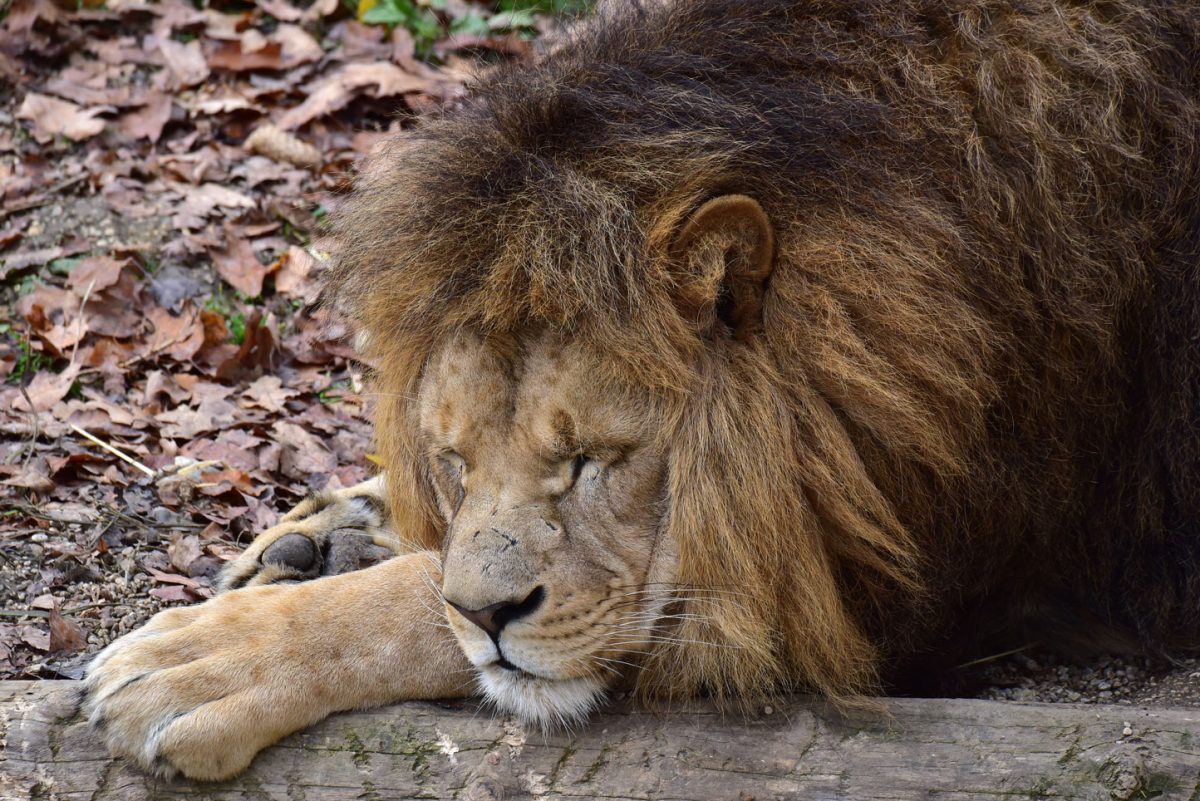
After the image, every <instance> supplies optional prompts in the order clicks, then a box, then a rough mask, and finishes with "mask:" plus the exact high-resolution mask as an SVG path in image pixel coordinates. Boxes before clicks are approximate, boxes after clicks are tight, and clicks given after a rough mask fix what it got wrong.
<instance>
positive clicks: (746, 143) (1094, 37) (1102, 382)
mask: <svg viewBox="0 0 1200 801" xmlns="http://www.w3.org/2000/svg"><path fill="white" fill-rule="evenodd" d="M1198 43H1200V11H1198V10H1197V7H1196V6H1195V5H1194V4H1190V3H1188V2H1184V1H1182V0H1181V1H1179V2H1168V0H1095V2H1073V1H1071V0H1027V1H1026V2H1021V3H1015V2H1002V1H1001V0H856V1H855V2H843V0H795V1H794V2H783V1H779V2H766V1H765V0H762V1H758V0H686V2H677V3H671V4H666V5H661V6H660V5H655V6H653V7H645V8H639V7H637V6H635V5H633V4H628V3H627V4H619V3H618V4H614V6H613V7H612V8H610V9H609V10H608V11H606V12H605V13H604V15H603V16H602V19H601V20H599V21H598V22H597V23H595V24H589V25H587V26H585V27H583V28H580V29H579V30H578V31H577V32H576V33H575V34H574V35H573V38H572V40H571V41H568V42H566V43H564V44H563V45H562V46H560V47H558V48H556V49H555V50H554V51H553V52H551V53H549V54H547V55H546V56H545V57H544V58H542V59H541V60H540V62H539V63H538V64H537V65H536V66H534V67H533V68H531V69H526V70H517V69H501V70H500V71H498V72H496V73H494V74H492V75H490V76H488V77H486V78H485V79H483V80H482V81H481V83H480V85H479V86H478V87H476V88H475V91H474V93H473V94H472V96H471V98H470V99H469V100H467V101H466V102H465V104H464V105H463V106H462V107H461V108H458V109H456V110H453V111H452V112H449V113H447V114H445V115H443V116H441V117H440V118H437V119H432V120H429V121H425V122H423V123H421V124H419V125H418V126H416V127H415V128H414V129H413V130H411V131H408V132H406V133H404V134H402V135H400V136H397V137H396V138H394V139H392V140H390V141H389V143H388V144H387V145H386V146H385V147H384V148H383V149H382V150H381V151H380V152H379V153H378V154H376V155H375V156H374V158H373V159H372V160H371V161H370V163H369V165H368V166H367V168H366V169H365V170H364V172H363V174H362V177H361V178H360V180H359V181H358V184H357V187H356V190H355V192H354V193H353V195H352V196H351V198H350V199H349V200H348V202H347V204H346V207H345V208H344V209H343V210H342V211H341V212H340V214H339V215H338V223H337V227H336V229H335V231H334V238H335V242H336V251H337V258H336V266H335V267H334V269H333V271H332V274H331V278H330V284H329V288H330V292H331V294H332V296H333V297H335V298H336V299H337V302H338V303H340V304H341V305H342V306H343V307H345V308H347V309H348V310H349V311H350V313H352V314H353V315H355V316H357V317H358V318H360V319H361V321H362V324H363V326H364V327H365V330H366V332H367V333H368V339H367V341H368V343H369V344H368V347H369V350H370V355H371V356H372V358H374V359H375V360H376V361H377V363H378V366H379V381H380V386H379V389H380V392H381V400H380V407H379V412H378V429H379V436H378V438H379V445H380V448H381V451H382V453H383V456H384V458H385V460H386V462H387V464H388V466H389V468H390V470H391V486H390V493H391V499H392V503H393V505H394V507H395V511H396V514H397V519H398V522H399V525H400V526H401V528H402V529H403V530H404V531H405V533H407V534H410V535H412V536H414V537H415V538H416V539H418V540H419V541H421V542H423V543H424V544H426V545H428V546H431V547H437V546H438V544H439V536H440V529H439V522H438V516H437V513H436V511H435V510H434V507H433V505H432V503H431V502H430V490H429V483H428V477H427V476H426V474H425V467H424V466H423V462H422V459H421V458H420V448H419V445H418V443H416V442H415V441H414V436H415V431H416V425H415V421H414V418H413V397H414V394H415V388H416V385H417V382H418V381H419V378H420V370H421V366H422V364H423V362H424V359H425V356H426V354H427V353H428V352H429V350H430V348H431V347H432V343H434V342H435V341H436V340H437V339H438V338H439V337H440V336H442V335H443V334H444V333H445V332H447V331H450V330H453V329H455V328H457V327H460V326H471V327H474V328H477V329H480V330H484V331H498V332H499V331H505V332H507V331H518V330H520V329H522V328H524V327H529V326H553V327H557V328H560V329H565V330H569V331H571V332H573V334H574V335H575V336H576V337H579V338H583V339H584V340H585V341H587V342H589V343H592V344H593V345H594V347H595V348H596V349H598V350H600V351H601V352H603V353H604V354H606V364H607V365H608V368H609V369H610V370H611V371H612V373H613V375H614V376H619V377H620V378H621V379H622V380H625V381H636V382H640V383H641V384H643V385H645V386H647V387H650V388H651V389H652V390H653V391H654V392H655V393H656V395H657V397H659V398H661V401H662V404H663V410H664V411H663V419H664V420H666V421H668V422H667V424H666V425H665V426H664V430H663V432H662V435H663V437H664V441H665V442H667V443H669V453H670V462H669V494H670V497H669V512H668V517H667V520H666V521H665V525H667V526H669V531H670V533H671V535H672V536H673V537H674V539H675V541H676V542H677V543H678V545H679V548H680V554H681V555H680V559H681V565H680V579H679V580H680V582H681V583H682V584H684V585H687V586H693V587H702V588H705V590H706V593H707V594H706V595H704V596H703V597H702V599H701V600H696V601H692V603H693V604H696V605H698V606H699V607H700V608H699V609H698V610H697V611H698V612H700V614H698V615H696V616H695V618H696V619H689V620H688V621H687V622H686V623H684V624H683V625H684V628H683V629H682V630H681V631H680V632H679V637H678V640H679V644H676V645H673V646H670V647H665V648H663V649H662V650H661V651H659V652H658V653H657V654H656V655H655V657H654V659H653V660H652V662H651V664H650V666H649V668H648V669H647V670H646V671H644V672H643V674H642V677H643V680H644V681H643V684H644V685H645V686H647V687H654V688H656V689H658V690H664V689H665V690H667V691H669V692H673V693H692V692H695V691H698V690H707V691H709V692H713V693H717V694H724V693H728V692H732V693H745V692H760V691H761V690H762V689H763V688H765V687H775V688H795V687H806V688H810V689H816V690H819V691H823V692H826V693H829V694H831V695H834V696H843V695H846V694H851V693H857V692H861V691H864V690H871V689H876V688H877V687H878V686H879V685H878V683H877V682H878V681H879V679H880V677H881V676H888V675H894V674H895V673H896V672H897V671H900V670H902V669H904V668H905V666H908V665H911V664H913V663H914V660H917V659H918V658H919V657H920V656H921V655H922V654H924V653H927V652H933V651H937V650H939V649H941V648H943V647H945V646H947V645H948V643H949V642H951V641H952V640H956V639H958V638H959V637H960V635H962V634H963V633H972V632H973V633H978V634H980V635H981V636H982V633H984V632H992V631H1000V630H1001V629H1002V628H1004V626H1007V625H1008V624H1011V623H1013V622H1014V618H1015V617H1018V616H1019V615H1020V614H1025V615H1027V616H1031V617H1032V618H1033V619H1036V620H1041V621H1045V620H1049V619H1050V618H1051V616H1054V617H1055V619H1059V620H1063V621H1066V622H1068V623H1072V622H1073V623H1078V624H1084V623H1091V624H1099V625H1103V626H1105V627H1106V628H1109V629H1112V630H1114V631H1120V632H1123V633H1126V634H1129V635H1132V636H1133V637H1134V638H1136V639H1138V640H1139V641H1141V642H1143V643H1156V644H1159V645H1162V646H1164V647H1174V646H1179V645H1186V644H1189V643H1190V644H1192V645H1194V644H1196V643H1197V641H1198V640H1200V569H1197V566H1200V523H1198V521H1200V470H1198V469H1197V468H1198V467H1200V425H1197V422H1196V421H1197V416H1198V415H1200V297H1198V294H1200V292H1198V290H1200V276H1198V275H1197V267H1198V265H1200V202H1198V201H1197V198H1198V197H1200V167H1198V165H1200V156H1198V150H1200V109H1198V104H1197V98H1198V97H1200V86H1198V81H1200V67H1198V64H1200V44H1198ZM724 192H739V193H744V194H748V195H752V196H753V197H755V198H756V199H758V200H759V202H760V203H761V204H762V206H763V207H764V209H766V211H767V212H768V214H769V216H770V218H771V219H772V221H773V223H774V225H775V227H776V236H777V242H778V245H777V256H776V266H775V270H774V273H773V275H772V277H771V279H770V284H769V287H768V291H767V294H766V299H765V302H764V303H765V305H764V309H763V333H762V334H761V335H760V336H758V337H755V338H752V339H751V340H750V341H748V342H739V341H733V340H725V339H711V338H707V337H705V336H703V335H701V334H700V333H699V332H698V331H697V330H696V329H695V327H694V326H693V325H690V324H689V323H688V322H687V320H686V319H685V317H684V316H682V315H681V314H680V312H679V311H678V310H677V307H676V304H675V303H674V302H673V289H674V287H675V286H676V275H675V272H674V270H675V265H674V264H673V263H672V261H671V258H670V254H669V251H670V240H671V234H672V232H673V231H675V230H676V227H677V225H678V223H679V221H680V220H681V219H683V218H684V216H685V215H686V214H687V213H688V212H689V210H691V209H694V208H695V207H696V206H697V205H698V204H700V203H701V202H703V201H704V200H706V199H707V198H709V197H712V196H714V195H716V194H720V193H724ZM1031 613H1032V614H1031ZM689 643H690V644H689Z"/></svg>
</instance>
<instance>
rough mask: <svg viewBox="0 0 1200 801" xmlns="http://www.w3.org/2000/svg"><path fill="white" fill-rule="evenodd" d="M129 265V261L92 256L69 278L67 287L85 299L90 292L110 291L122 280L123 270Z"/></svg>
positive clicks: (78, 266) (73, 271)
mask: <svg viewBox="0 0 1200 801" xmlns="http://www.w3.org/2000/svg"><path fill="white" fill-rule="evenodd" d="M127 264H129V259H110V258H108V257H107V256H92V257H91V258H87V259H84V260H83V261H81V262H80V263H79V264H78V265H76V267H75V269H74V270H71V274H70V275H69V276H68V277H67V286H69V287H71V289H73V290H75V294H76V295H78V296H80V297H83V296H84V295H85V294H87V293H88V291H89V287H90V291H91V292H93V293H96V292H100V291H101V290H104V289H108V288H109V287H110V286H113V285H114V284H116V283H117V281H119V280H120V279H121V270H123V269H124V268H125V266H126V265H127Z"/></svg>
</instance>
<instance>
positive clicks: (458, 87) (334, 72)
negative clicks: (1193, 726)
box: [0, 0, 1200, 705]
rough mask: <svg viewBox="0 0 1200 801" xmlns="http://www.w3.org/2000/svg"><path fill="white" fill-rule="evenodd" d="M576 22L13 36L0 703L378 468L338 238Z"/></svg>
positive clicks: (1017, 687) (402, 19) (354, 14)
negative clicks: (379, 155)
mask: <svg viewBox="0 0 1200 801" xmlns="http://www.w3.org/2000/svg"><path fill="white" fill-rule="evenodd" d="M582 5H585V4H584V3H581V2H563V1H562V0H532V1H530V2H522V1H521V0H508V1H507V2H505V1H504V0H502V1H501V2H498V3H484V2H471V1H469V0H428V2H416V3H413V2H410V0H382V1H381V2H372V0H359V2H358V3H338V2H331V1H330V0H316V2H312V3H311V4H307V5H291V4H290V2H289V0H259V2H258V3H257V4H252V3H246V2H225V3H218V2H212V3H199V2H198V3H196V4H193V3H191V2H184V0H174V1H173V2H148V1H145V0H109V2H108V3H107V4H103V5H102V4H99V3H96V4H93V3H91V2H83V3H81V5H80V7H79V8H76V5H75V4H74V3H71V4H69V6H60V5H56V4H54V3H53V2H51V0H15V1H14V2H13V3H12V5H11V6H10V7H9V8H8V10H7V13H5V12H4V11H3V10H0V379H2V380H3V381H4V383H3V384H0V679H4V678H64V677H66V678H75V677H78V676H79V675H80V674H81V671H82V669H83V666H84V665H85V664H86V662H87V660H88V659H89V658H90V656H91V655H92V654H94V653H95V652H96V651H97V650H98V649H99V648H101V647H103V645H105V644H106V643H108V642H109V641H111V640H112V639H113V638H114V637H116V636H119V635H121V634H123V633H125V632H127V631H129V630H131V629H133V628H136V627H137V626H139V625H141V623H143V622H144V621H145V620H146V619H147V618H148V617H149V616H150V615H152V614H153V613H154V612H155V611H157V610H158V609H160V608H162V607H163V606H166V605H172V604H180V603H194V602H196V601H199V600H202V599H204V598H206V597H209V596H210V595H211V593H212V577H213V576H214V575H215V573H216V572H217V571H218V570H219V569H220V566H221V565H222V563H223V562H224V561H225V560H227V559H230V558H233V557H234V556H235V555H236V554H237V553H238V552H239V551H240V549H241V548H242V547H244V546H245V545H246V544H247V543H248V542H249V541H250V539H251V538H252V537H253V536H254V534H255V532H257V531H260V530H262V529H263V528H265V527H267V526H269V525H271V524H272V523H273V522H274V521H275V520H276V519H277V518H278V516H279V515H280V514H281V513H282V512H284V511H286V510H287V509H288V508H289V507H291V506H292V505H294V504H295V503H296V502H297V501H298V500H299V499H300V498H302V497H303V496H304V495H305V494H306V493H308V492H309V491H311V490H313V489H317V488H321V487H338V486H346V485H349V484H352V483H355V482H357V481H359V480H361V479H362V478H364V477H366V476H368V475H370V474H371V473H372V472H373V471H374V470H375V469H376V466H375V465H374V464H372V462H371V459H370V444H369V438H370V422H369V421H370V407H371V403H370V397H369V396H367V395H364V394H361V390H362V386H363V374H364V371H365V370H366V369H368V366H365V365H361V364H358V363H356V362H354V361H353V360H352V359H351V348H350V345H349V339H350V338H351V334H352V332H350V331H348V330H347V329H346V328H345V326H344V324H343V323H341V322H338V321H335V320H332V319H331V318H330V317H329V316H328V315H327V314H326V313H325V312H323V311H322V310H321V309H320V308H319V307H317V306H314V305H313V302H314V301H315V300H316V299H317V287H318V281H317V278H318V274H319V271H320V266H321V259H322V251H321V246H320V231H321V220H322V218H323V217H324V216H325V215H326V214H327V213H328V212H329V211H330V210H331V209H333V208H335V207H336V203H337V199H338V195H339V192H341V191H343V190H344V188H345V186H346V184H347V180H348V178H349V177H350V176H351V175H352V174H353V171H354V169H355V165H356V164H357V162H358V160H359V159H360V158H361V157H362V156H363V155H364V154H365V153H367V152H368V151H369V150H370V148H371V147H372V146H373V145H374V144H375V143H376V142H377V141H378V140H379V139H380V138H382V137H383V136H385V135H386V134H387V132H388V131H391V130H395V129H398V128H401V127H403V126H405V125H408V124H411V122H412V120H413V119H415V118H416V117H417V116H418V115H420V114H422V113H427V112H429V111H432V110H436V109H438V108H441V107H443V106H446V105H448V104H453V103H454V102H456V100H457V99H458V98H459V97H461V96H462V93H463V91H464V89H463V87H464V84H465V83H466V82H468V81H469V79H470V77H471V75H472V74H473V73H475V72H476V71H478V70H479V69H480V68H481V66H482V65H484V64H486V63H488V62H494V61H497V60H500V59H524V58H527V57H528V56H529V53H530V48H531V39H533V38H535V37H536V36H538V35H540V34H544V33H546V32H547V31H549V30H551V29H552V28H553V27H554V25H555V24H556V23H555V22H554V21H553V19H552V18H551V17H548V16H543V15H542V14H541V13H540V12H543V11H561V10H563V9H564V8H567V7H571V8H575V7H579V6H582ZM0 8H3V3H0ZM535 12H536V13H535ZM978 671H979V673H980V675H981V677H982V682H981V683H982V686H983V687H984V689H983V690H981V694H982V695H983V696H984V697H990V698H1000V699H1013V700H1047V701H1070V702H1115V703H1129V704H1159V705H1178V704H1200V662H1197V661H1195V660H1193V661H1191V662H1186V663H1183V664H1176V665H1171V664H1161V663H1149V662H1145V661H1144V660H1136V659H1124V660H1122V659H1116V658H1106V659H1105V660H1102V661H1092V662H1089V663H1085V664H1080V665H1076V664H1072V663H1069V662H1064V661H1063V660H1062V659H1061V657H1054V656H1051V655H1049V654H1045V653H1042V652H1039V651H1037V650H1036V649H1030V650H1028V651H1023V652H1021V653H1018V654H1013V655H1008V656H1005V657H1001V658H997V659H995V660H991V661H988V662H985V663H983V664H981V665H980V666H979V667H978Z"/></svg>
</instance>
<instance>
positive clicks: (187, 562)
mask: <svg viewBox="0 0 1200 801" xmlns="http://www.w3.org/2000/svg"><path fill="white" fill-rule="evenodd" d="M200 556H201V550H200V538H199V537H197V536H196V535H195V534H184V535H179V534H176V535H175V536H174V537H172V538H171V544H170V545H168V546H167V558H168V559H170V560H171V567H173V568H175V569H176V570H178V571H179V572H180V573H188V572H189V570H190V568H191V566H192V562H194V561H196V560H197V559H199V558H200Z"/></svg>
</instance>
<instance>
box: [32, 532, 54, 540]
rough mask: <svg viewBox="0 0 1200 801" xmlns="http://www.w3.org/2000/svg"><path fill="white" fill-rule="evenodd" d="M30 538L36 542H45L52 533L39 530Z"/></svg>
mask: <svg viewBox="0 0 1200 801" xmlns="http://www.w3.org/2000/svg"><path fill="white" fill-rule="evenodd" d="M29 539H31V540H33V541H34V542H45V541H46V540H48V539H50V535H48V534H45V533H43V532H41V531H39V532H38V533H36V534H34V535H33V536H32V537H30V538H29Z"/></svg>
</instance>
